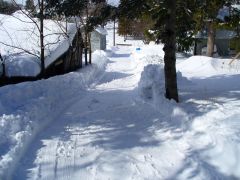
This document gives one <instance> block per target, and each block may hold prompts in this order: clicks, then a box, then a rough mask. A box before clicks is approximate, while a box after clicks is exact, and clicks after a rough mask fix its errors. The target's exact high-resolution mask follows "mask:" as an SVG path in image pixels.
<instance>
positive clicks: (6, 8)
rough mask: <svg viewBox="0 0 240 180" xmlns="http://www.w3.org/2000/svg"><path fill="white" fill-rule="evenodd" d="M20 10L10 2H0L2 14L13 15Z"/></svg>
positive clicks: (0, 0)
mask: <svg viewBox="0 0 240 180" xmlns="http://www.w3.org/2000/svg"><path fill="white" fill-rule="evenodd" d="M19 9H20V8H19V7H18V6H16V5H14V4H12V3H10V2H6V1H4V0H0V13H2V14H12V13H14V12H15V11H17V10H19Z"/></svg>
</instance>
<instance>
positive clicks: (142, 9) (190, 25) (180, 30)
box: [120, 0, 197, 102]
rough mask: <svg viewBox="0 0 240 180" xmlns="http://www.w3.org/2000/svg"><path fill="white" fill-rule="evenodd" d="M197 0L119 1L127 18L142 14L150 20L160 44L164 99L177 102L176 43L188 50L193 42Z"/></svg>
mask: <svg viewBox="0 0 240 180" xmlns="http://www.w3.org/2000/svg"><path fill="white" fill-rule="evenodd" d="M195 1H197V0H192V1H191V0H186V1H182V0H139V1H137V0H121V1H120V2H121V4H120V12H121V15H122V16H125V17H127V18H129V19H131V18H134V17H136V16H137V17H141V16H142V14H144V13H146V14H148V15H150V16H151V17H152V19H153V27H152V28H151V29H152V30H153V32H154V37H155V40H156V42H157V43H160V42H161V43H163V44H164V49H163V50H164V52H165V56H164V63H165V67H164V69H165V89H166V93H165V95H166V98H168V99H174V100H175V101H177V102H178V101H179V98H178V89H177V77H176V56H175V53H176V45H178V48H179V49H181V50H188V49H189V48H190V47H191V45H192V42H193V37H192V36H193V34H194V29H195V21H194V19H193V12H194V10H195V8H196V5H195Z"/></svg>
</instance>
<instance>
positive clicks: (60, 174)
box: [0, 24, 240, 180]
mask: <svg viewBox="0 0 240 180" xmlns="http://www.w3.org/2000/svg"><path fill="white" fill-rule="evenodd" d="M107 30H108V50H107V51H106V52H103V51H97V52H95V54H94V55H93V57H94V61H93V62H94V63H93V65H91V66H88V67H86V68H84V69H81V70H80V71H78V72H73V73H69V74H66V75H62V76H56V77H52V78H49V79H47V80H41V81H36V82H27V83H21V84H18V85H9V86H5V87H1V88H0V126H1V128H0V136H1V137H3V138H1V139H0V154H1V159H0V172H1V173H0V179H20V180H21V179H59V180H61V179H71V180H75V179H76V180H77V179H92V180H96V179H101V180H105V179H111V180H115V179H184V180H185V179H207V180H208V179H209V180H210V179H239V178H240V164H239V162H240V159H239V153H240V145H239V140H240V139H239V133H240V128H239V127H240V121H239V118H240V112H239V107H240V99H239V97H240V85H239V78H240V72H239V71H240V69H239V68H240V61H239V60H236V61H234V62H232V63H231V64H230V62H231V60H232V59H224V58H209V57H204V56H192V57H187V56H184V54H177V75H178V77H177V80H178V89H179V96H180V103H176V102H174V101H168V100H166V99H165V98H164V92H165V91H164V88H165V87H164V73H163V72H164V71H163V67H164V66H163V56H164V53H163V51H162V48H163V46H162V45H154V44H150V45H144V44H143V43H142V42H141V41H127V42H124V40H123V38H122V37H118V36H117V43H119V44H122V43H129V44H131V45H132V46H121V45H118V46H116V47H112V24H109V25H108V26H107ZM106 56H107V57H106Z"/></svg>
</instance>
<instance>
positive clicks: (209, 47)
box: [207, 21, 215, 57]
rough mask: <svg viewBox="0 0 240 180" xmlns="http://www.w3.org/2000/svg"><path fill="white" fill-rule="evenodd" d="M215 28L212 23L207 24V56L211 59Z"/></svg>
mask: <svg viewBox="0 0 240 180" xmlns="http://www.w3.org/2000/svg"><path fill="white" fill-rule="evenodd" d="M214 40H215V28H214V23H213V21H209V22H208V41H207V56H209V57H212V56H213V53H214Z"/></svg>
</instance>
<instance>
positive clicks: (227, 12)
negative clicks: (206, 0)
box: [217, 4, 240, 21]
mask: <svg viewBox="0 0 240 180" xmlns="http://www.w3.org/2000/svg"><path fill="white" fill-rule="evenodd" d="M230 8H232V9H237V10H238V11H240V5H239V4H234V5H231V6H230V7H227V6H223V8H221V9H219V11H218V15H217V18H218V19H219V20H222V21H225V17H229V16H230Z"/></svg>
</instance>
